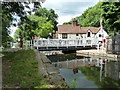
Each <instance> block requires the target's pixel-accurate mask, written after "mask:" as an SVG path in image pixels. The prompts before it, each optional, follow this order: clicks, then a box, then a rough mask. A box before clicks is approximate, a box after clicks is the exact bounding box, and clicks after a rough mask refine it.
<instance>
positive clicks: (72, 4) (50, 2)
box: [42, 0, 99, 24]
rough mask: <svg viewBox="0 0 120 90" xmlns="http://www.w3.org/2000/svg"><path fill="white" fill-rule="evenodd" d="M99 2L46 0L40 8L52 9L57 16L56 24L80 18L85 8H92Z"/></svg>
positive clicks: (90, 0) (92, 0)
mask: <svg viewBox="0 0 120 90" xmlns="http://www.w3.org/2000/svg"><path fill="white" fill-rule="evenodd" d="M97 2H99V0H46V2H45V3H43V4H42V7H45V8H47V9H54V10H55V12H56V13H57V14H58V16H59V17H58V24H62V23H64V22H68V21H70V20H71V19H72V18H74V17H75V16H80V15H81V14H82V13H83V12H84V11H85V10H86V9H87V8H89V7H91V6H94V5H95V4H96V3H97Z"/></svg>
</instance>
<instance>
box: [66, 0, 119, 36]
mask: <svg viewBox="0 0 120 90" xmlns="http://www.w3.org/2000/svg"><path fill="white" fill-rule="evenodd" d="M76 18H77V20H78V23H79V24H80V25H81V26H82V27H100V19H103V25H104V28H105V30H106V31H107V32H108V34H109V35H114V34H115V33H116V32H120V29H119V27H120V2H104V0H103V2H99V3H97V4H96V5H95V6H93V7H90V8H88V9H87V10H85V11H84V13H83V14H82V15H81V16H78V17H76ZM70 23H71V21H70V22H68V23H64V24H70Z"/></svg>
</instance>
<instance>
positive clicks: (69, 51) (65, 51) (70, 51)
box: [62, 50, 76, 54]
mask: <svg viewBox="0 0 120 90" xmlns="http://www.w3.org/2000/svg"><path fill="white" fill-rule="evenodd" d="M62 53H65V54H67V53H76V50H62Z"/></svg>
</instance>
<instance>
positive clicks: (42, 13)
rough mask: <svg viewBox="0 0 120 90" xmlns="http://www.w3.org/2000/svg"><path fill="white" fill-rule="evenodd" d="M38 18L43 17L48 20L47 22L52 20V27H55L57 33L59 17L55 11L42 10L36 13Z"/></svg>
mask: <svg viewBox="0 0 120 90" xmlns="http://www.w3.org/2000/svg"><path fill="white" fill-rule="evenodd" d="M35 15H36V16H39V17H40V16H42V17H45V18H47V21H50V20H51V23H52V25H53V26H54V28H53V30H55V31H57V24H58V22H57V21H56V19H57V18H58V15H57V14H56V13H55V11H54V10H53V9H50V10H47V9H46V8H40V9H39V10H38V11H37V12H36V13H35Z"/></svg>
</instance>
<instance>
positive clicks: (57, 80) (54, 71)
mask: <svg viewBox="0 0 120 90" xmlns="http://www.w3.org/2000/svg"><path fill="white" fill-rule="evenodd" d="M34 51H35V53H36V58H37V59H38V65H39V66H38V67H39V73H40V74H42V75H43V77H44V78H48V82H49V84H51V85H55V86H56V87H61V88H68V85H67V84H66V82H65V81H64V78H63V77H62V76H61V74H60V72H59V69H58V68H56V67H55V66H53V65H52V64H51V61H50V60H49V59H48V58H47V57H46V56H45V54H43V53H42V52H39V51H37V50H34Z"/></svg>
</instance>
